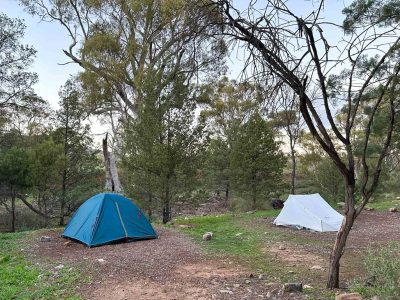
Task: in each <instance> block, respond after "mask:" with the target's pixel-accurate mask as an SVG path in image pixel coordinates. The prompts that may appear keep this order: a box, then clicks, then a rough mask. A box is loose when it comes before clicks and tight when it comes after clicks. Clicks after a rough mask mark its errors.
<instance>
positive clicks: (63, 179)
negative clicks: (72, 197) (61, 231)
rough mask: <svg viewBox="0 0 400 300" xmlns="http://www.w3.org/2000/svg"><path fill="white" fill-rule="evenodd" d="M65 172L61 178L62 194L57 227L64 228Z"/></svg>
mask: <svg viewBox="0 0 400 300" xmlns="http://www.w3.org/2000/svg"><path fill="white" fill-rule="evenodd" d="M66 181H67V170H64V171H63V178H62V193H61V203H60V221H59V222H58V225H60V226H64V214H65V197H66V195H67V185H66Z"/></svg>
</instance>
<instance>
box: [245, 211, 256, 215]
mask: <svg viewBox="0 0 400 300" xmlns="http://www.w3.org/2000/svg"><path fill="white" fill-rule="evenodd" d="M255 212H256V210H250V211H247V212H246V214H249V215H252V214H254V213H255Z"/></svg>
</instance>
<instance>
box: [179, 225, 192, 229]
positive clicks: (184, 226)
mask: <svg viewBox="0 0 400 300" xmlns="http://www.w3.org/2000/svg"><path fill="white" fill-rule="evenodd" d="M179 228H190V226H189V225H186V224H181V225H179Z"/></svg>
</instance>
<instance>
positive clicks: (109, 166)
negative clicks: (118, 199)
mask: <svg viewBox="0 0 400 300" xmlns="http://www.w3.org/2000/svg"><path fill="white" fill-rule="evenodd" d="M107 138H108V134H107V135H106V137H105V138H104V139H103V155H104V166H105V169H106V183H105V190H107V191H112V192H117V193H122V191H123V189H122V185H121V182H120V181H119V176H118V169H117V164H116V162H115V158H114V155H113V154H112V153H111V152H109V151H108V145H107Z"/></svg>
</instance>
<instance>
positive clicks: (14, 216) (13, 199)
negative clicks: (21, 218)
mask: <svg viewBox="0 0 400 300" xmlns="http://www.w3.org/2000/svg"><path fill="white" fill-rule="evenodd" d="M15 220H16V215H15V191H14V189H12V190H11V232H15Z"/></svg>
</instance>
